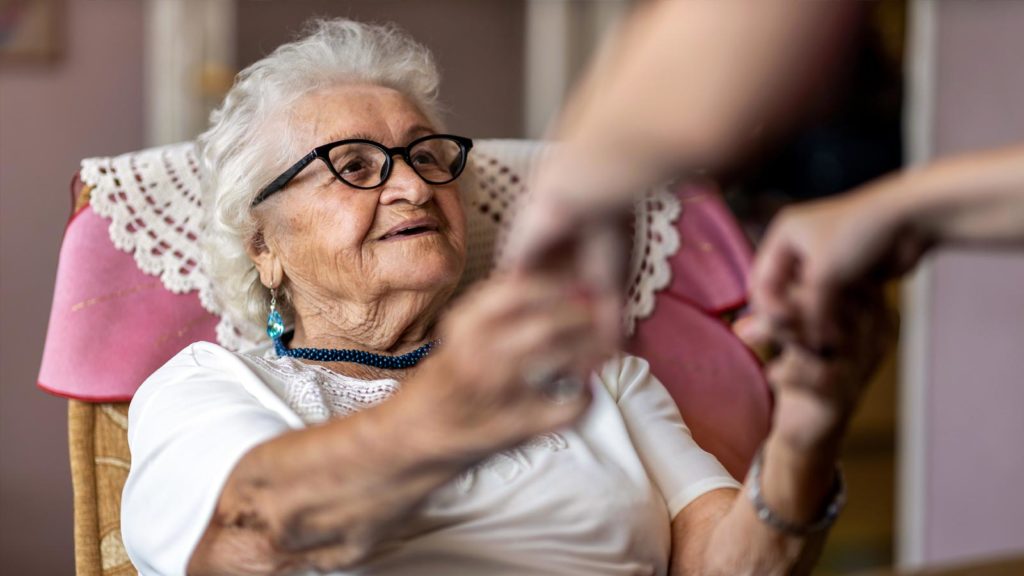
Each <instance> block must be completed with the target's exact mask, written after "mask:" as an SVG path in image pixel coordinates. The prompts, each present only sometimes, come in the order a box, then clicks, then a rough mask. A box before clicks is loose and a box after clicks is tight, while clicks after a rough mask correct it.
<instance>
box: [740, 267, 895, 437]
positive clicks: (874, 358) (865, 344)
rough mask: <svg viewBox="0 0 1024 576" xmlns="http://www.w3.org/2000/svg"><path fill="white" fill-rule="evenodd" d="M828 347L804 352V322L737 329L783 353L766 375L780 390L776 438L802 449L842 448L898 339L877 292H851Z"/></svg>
mask: <svg viewBox="0 0 1024 576" xmlns="http://www.w3.org/2000/svg"><path fill="white" fill-rule="evenodd" d="M841 304H842V306H841V307H840V308H841V309H840V311H839V312H838V313H837V316H836V318H835V321H836V330H835V337H834V338H833V339H832V340H830V344H829V345H828V346H827V347H825V348H820V349H817V350H814V349H811V348H810V347H808V346H806V345H805V344H804V342H803V339H802V338H801V337H800V336H801V335H800V333H799V326H802V325H805V324H806V322H804V320H803V319H802V318H800V317H799V316H796V317H793V318H792V325H785V324H780V323H779V322H778V321H777V320H775V319H774V318H773V317H770V316H768V315H764V314H761V313H760V311H758V310H755V312H754V314H753V315H752V316H751V317H749V318H747V319H745V320H744V322H743V323H741V324H738V325H737V326H736V331H737V334H738V335H739V336H740V338H741V339H743V340H744V342H746V343H747V345H748V346H751V347H752V348H755V349H762V350H763V349H765V348H766V347H770V348H774V349H776V350H780V353H779V354H778V355H777V356H775V357H774V358H771V359H768V360H767V362H766V366H765V370H766V375H767V379H768V382H769V383H770V384H771V386H772V388H773V390H774V392H775V400H776V401H775V417H774V419H773V420H774V426H773V434H774V435H776V436H777V437H778V438H779V439H781V440H783V441H784V442H785V443H786V444H787V445H788V446H791V447H792V448H794V449H796V450H799V451H811V450H816V449H819V448H821V447H823V446H830V447H835V446H837V445H838V443H839V441H840V440H841V437H842V435H843V433H844V432H845V427H846V424H847V422H848V421H849V419H850V417H851V416H852V414H853V412H854V410H855V409H856V407H857V404H858V402H859V400H860V397H861V395H862V393H863V390H864V388H865V386H866V385H867V383H868V380H869V379H870V376H871V374H872V373H873V372H874V370H875V368H876V367H877V365H878V362H879V360H880V359H881V358H882V356H883V354H884V352H885V350H886V349H887V348H888V347H890V345H891V344H892V342H893V340H894V337H895V326H896V322H895V321H894V318H893V315H892V314H891V312H890V311H889V310H888V309H887V308H886V306H885V303H884V298H883V295H882V292H881V290H880V289H879V288H877V287H860V288H859V289H858V290H847V291H845V292H844V293H843V295H842V297H841Z"/></svg>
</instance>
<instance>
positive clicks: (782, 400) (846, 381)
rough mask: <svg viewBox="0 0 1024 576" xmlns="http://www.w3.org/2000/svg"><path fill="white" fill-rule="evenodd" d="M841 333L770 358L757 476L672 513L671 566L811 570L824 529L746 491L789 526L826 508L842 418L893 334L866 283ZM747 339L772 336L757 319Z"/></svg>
mask: <svg viewBox="0 0 1024 576" xmlns="http://www.w3.org/2000/svg"><path fill="white" fill-rule="evenodd" d="M845 306H846V308H847V310H848V311H849V312H850V313H849V314H848V315H846V316H845V317H844V318H843V324H842V327H843V330H842V333H843V335H844V337H843V338H842V339H841V340H839V341H838V342H836V344H835V346H834V347H833V348H832V349H831V350H829V351H827V352H825V351H819V352H813V351H811V350H809V349H807V348H805V347H803V346H801V345H799V344H796V343H794V342H792V341H789V342H776V343H777V344H784V347H783V349H782V353H781V354H780V355H779V356H778V357H776V358H774V359H772V360H771V361H769V362H768V364H767V367H766V376H767V379H768V382H769V383H770V384H771V386H772V388H773V390H774V392H775V402H774V415H773V418H772V420H773V423H772V430H771V432H770V433H769V436H768V439H767V440H766V441H765V443H764V446H763V452H762V462H763V466H762V469H761V473H760V476H759V477H752V478H748V479H747V482H746V484H745V485H744V487H743V490H742V491H741V492H739V493H738V494H737V492H736V491H733V490H728V491H726V490H717V491H714V492H709V493H708V494H705V495H704V496H702V497H701V498H699V499H697V500H695V501H694V502H692V503H691V504H690V505H689V506H687V507H686V508H684V509H683V510H682V511H680V512H679V514H677V515H676V518H675V519H674V520H673V523H672V527H673V542H674V547H673V554H672V566H673V571H672V574H675V575H680V574H702V575H703V574H710V575H715V574H723V575H724V574H729V575H735V574H758V575H762V574H765V575H772V574H808V573H810V571H811V569H812V568H813V566H814V563H815V561H816V560H817V558H818V555H819V554H820V552H821V548H822V545H823V544H824V541H825V538H826V536H827V532H826V531H819V532H816V533H810V534H808V535H805V536H800V535H793V534H789V533H786V532H783V531H782V530H780V529H778V528H775V527H774V526H772V525H770V524H769V523H766V522H765V521H763V520H762V519H761V518H760V517H759V516H758V514H757V512H756V509H755V506H754V504H753V502H752V501H751V499H750V492H751V490H752V488H753V487H754V483H755V482H756V483H757V487H758V488H760V492H761V497H762V501H763V504H764V505H765V506H766V507H767V508H768V509H769V510H771V511H772V512H773V513H774V514H775V516H776V517H777V518H779V519H781V520H783V521H785V522H786V523H788V524H790V525H795V526H809V525H812V524H813V523H815V522H816V521H817V520H819V519H821V518H822V517H823V516H824V515H825V513H826V509H827V508H828V506H829V504H830V503H831V500H832V499H833V498H834V497H835V494H833V491H834V488H835V483H836V480H837V479H836V461H837V458H838V454H839V448H840V446H841V444H842V440H843V437H844V436H845V433H846V428H847V424H848V423H849V420H850V418H851V417H852V415H853V413H854V411H855V410H856V407H857V404H858V402H859V399H860V397H861V394H862V392H863V390H864V386H865V384H866V383H867V382H868V381H869V378H870V376H871V374H872V373H873V371H874V368H875V366H876V365H877V363H878V360H879V359H880V358H881V356H882V354H883V353H884V351H885V350H886V349H887V347H888V345H889V343H891V342H892V339H893V336H894V324H893V323H892V322H890V321H889V317H888V316H887V314H886V313H885V312H884V310H885V309H884V300H883V299H882V297H881V293H880V292H878V291H875V290H867V291H864V292H861V293H857V294H851V295H850V296H849V299H848V300H846V301H845ZM739 335H740V336H741V338H743V339H744V340H745V341H746V343H747V344H748V345H754V346H757V345H760V344H764V343H765V342H766V341H772V340H774V338H775V336H774V333H773V331H772V330H771V326H770V325H767V324H766V323H765V322H764V321H763V318H759V317H756V316H755V317H754V318H753V319H752V321H751V322H748V323H747V324H745V325H744V327H743V328H742V329H741V330H740V332H739Z"/></svg>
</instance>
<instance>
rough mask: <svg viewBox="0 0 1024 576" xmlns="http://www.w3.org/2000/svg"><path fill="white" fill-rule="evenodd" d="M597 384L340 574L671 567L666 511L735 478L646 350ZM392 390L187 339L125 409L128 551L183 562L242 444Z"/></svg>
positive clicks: (169, 569)
mask: <svg viewBox="0 0 1024 576" xmlns="http://www.w3.org/2000/svg"><path fill="white" fill-rule="evenodd" d="M591 383H592V387H593V391H594V402H593V404H592V406H591V408H590V410H589V412H588V413H587V414H586V416H584V418H583V419H582V420H581V421H580V422H578V423H577V424H576V425H575V426H573V427H571V428H565V429H562V430H559V431H557V432H552V433H548V434H543V435H540V436H538V437H536V438H533V439H532V440H530V441H529V442H526V443H525V444H523V445H521V446H519V447H517V448H514V449H512V450H508V451H505V452H501V453H498V454H494V455H493V456H492V457H490V458H489V459H487V460H485V461H484V462H482V463H481V464H478V465H477V466H475V467H473V468H472V469H469V470H466V471H465V472H464V473H463V474H462V475H460V476H459V477H457V478H456V479H454V480H453V481H452V482H450V483H448V484H447V485H445V486H442V487H441V488H440V489H438V490H437V491H435V492H434V493H433V494H432V495H431V496H430V497H429V498H428V500H427V502H426V504H425V505H424V506H423V507H422V508H421V509H420V510H419V511H418V512H416V514H415V515H414V516H413V517H412V518H411V519H410V520H409V521H408V523H407V525H406V526H405V530H404V536H403V541H402V542H401V544H399V545H398V546H395V547H394V548H393V549H390V550H389V551H387V552H384V553H382V554H380V555H377V556H375V557H374V559H373V560H372V561H370V562H368V563H367V564H365V565H364V566H361V567H360V568H358V569H356V570H350V571H348V572H345V573H344V574H365V575H399V574H402V575H409V574H415V575H439V576H440V575H444V576H451V575H457V574H488V575H522V574H559V575H580V576H582V575H587V576H600V575H641V574H643V575H648V574H664V573H665V572H666V570H667V567H668V557H669V552H670V544H671V542H670V536H671V534H670V521H671V519H672V518H674V517H675V515H676V514H677V513H678V512H679V511H680V510H682V509H683V508H684V507H685V506H686V505H687V504H689V503H690V502H692V501H693V500H694V499H695V498H697V497H698V496H700V495H701V494H704V493H705V492H708V491H710V490H713V489H716V488H724V487H728V488H738V487H739V483H737V482H736V481H735V480H734V479H733V478H732V477H731V476H729V474H728V472H726V471H725V469H724V468H723V467H722V466H721V465H720V464H719V463H718V461H717V460H715V458H714V457H713V456H711V455H710V454H708V453H707V452H705V451H703V450H701V449H700V447H698V446H697V444H696V443H695V442H694V441H693V438H692V437H691V436H690V432H689V430H688V429H687V428H686V425H685V424H684V423H683V421H682V418H681V417H680V415H679V411H678V409H677V408H676V405H675V403H674V402H673V400H672V398H671V397H670V396H669V395H668V393H667V392H666V391H665V389H664V387H663V386H662V385H661V383H660V382H658V380H657V379H656V378H654V376H653V375H651V373H650V370H649V368H648V365H647V362H646V361H644V360H641V359H640V358H636V357H633V356H628V355H622V356H618V357H616V358H614V359H612V360H610V361H609V362H607V363H606V364H605V365H604V366H602V368H601V369H600V370H599V371H597V372H595V373H594V374H593V375H592V381H591ZM398 386H399V384H398V383H397V382H396V381H394V380H373V381H365V380H357V379H353V378H348V377H345V376H341V375H339V374H336V373H334V372H331V371H330V370H327V369H326V368H323V367H320V366H310V365H306V364H303V363H301V362H298V361H296V360H293V359H290V358H277V357H276V356H272V355H265V356H259V355H249V354H236V353H233V352H230V351H228V350H226V349H224V348H221V347H220V346H217V345H215V344H210V343H207V342H199V343H196V344H193V345H191V346H189V347H188V348H186V349H184V350H182V351H181V352H180V353H179V354H178V355H177V356H175V357H174V358H172V359H171V360H170V361H169V362H168V363H167V364H165V365H164V366H163V367H162V368H160V369H159V370H157V371H156V372H155V373H154V374H153V375H152V376H151V377H150V378H149V379H147V380H146V382H145V383H144V384H143V385H142V387H141V388H139V391H138V392H137V393H136V394H135V398H134V399H133V400H132V403H131V408H130V410H129V413H128V419H129V426H128V442H129V445H130V447H131V453H132V466H131V472H130V473H129V475H128V481H127V483H126V484H125V488H124V494H123V498H122V503H121V530H122V535H123V540H124V544H125V548H126V549H127V551H128V555H129V556H130V558H131V560H132V562H133V563H134V564H135V566H136V567H137V568H138V569H139V571H140V573H141V574H144V575H181V574H185V569H186V566H187V564H188V561H189V558H190V557H191V554H192V551H193V549H194V548H195V546H196V544H197V543H198V542H199V539H200V537H201V536H202V534H203V532H204V530H205V529H206V526H207V524H208V522H209V520H210V517H211V516H212V514H213V512H214V509H215V507H216V504H217V500H218V498H219V495H220V492H221V489H222V488H223V486H224V484H225V482H226V480H227V478H228V475H229V474H230V473H231V470H232V469H233V468H234V466H235V464H236V463H237V462H238V461H239V459H241V457H242V456H243V455H244V454H245V453H246V452H247V451H248V450H250V449H251V448H253V447H254V446H256V445H257V444H260V443H262V442H265V441H267V440H269V439H271V438H273V437H275V436H277V435H279V434H282V433H284V432H286V431H288V430H290V429H295V428H303V427H305V426H314V425H316V424H319V423H321V422H324V421H325V420H327V419H328V418H332V417H344V416H347V415H349V414H352V413H354V412H357V411H359V410H362V409H363V408H366V407H368V406H372V405H374V404H376V403H378V402H382V401H385V400H387V399H388V397H390V396H391V395H392V394H393V393H394V392H395V391H396V390H397V389H398ZM410 433H412V432H410Z"/></svg>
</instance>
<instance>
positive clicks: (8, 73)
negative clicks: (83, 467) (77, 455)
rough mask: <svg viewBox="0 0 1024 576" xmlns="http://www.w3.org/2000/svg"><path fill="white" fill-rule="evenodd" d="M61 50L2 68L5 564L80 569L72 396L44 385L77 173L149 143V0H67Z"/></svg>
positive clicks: (0, 535)
mask: <svg viewBox="0 0 1024 576" xmlns="http://www.w3.org/2000/svg"><path fill="white" fill-rule="evenodd" d="M65 6H66V9H67V21H66V23H67V33H66V43H65V47H66V49H65V53H64V56H63V57H62V58H61V59H60V60H59V61H58V62H56V63H54V64H52V65H39V66H28V65H23V66H19V67H16V68H15V67H9V68H3V69H0V558H2V566H0V572H3V573H4V574H26V575H27V574H72V573H73V572H74V567H73V566H74V562H73V556H72V531H71V482H70V476H69V470H68V464H67V461H68V456H67V437H66V436H67V425H66V418H67V404H66V402H65V401H64V400H62V399H59V398H54V397H51V396H47V395H46V394H44V393H42V392H40V391H39V390H38V389H36V387H35V380H36V374H37V372H38V370H39V360H40V356H41V353H42V345H43V337H44V334H45V331H46V323H47V318H48V317H49V309H50V298H51V295H52V288H53V280H54V272H55V270H56V266H57V251H58V247H59V246H60V241H61V233H62V230H63V225H64V221H65V219H66V218H67V216H68V211H69V208H70V206H69V196H68V182H69V181H70V179H71V175H72V174H73V173H74V172H75V170H77V168H78V161H79V160H80V159H81V158H83V157H85V156H93V155H102V154H111V153H115V152H121V151H125V150H131V149H135V148H138V147H140V146H141V145H142V138H143V134H142V118H143V116H142V112H143V110H142V105H143V98H142V93H141V92H142V84H143V76H142V71H143V69H142V50H143V38H142V27H143V3H142V2H135V1H128V0H89V2H81V1H72V2H67V3H65Z"/></svg>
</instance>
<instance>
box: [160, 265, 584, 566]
mask: <svg viewBox="0 0 1024 576" xmlns="http://www.w3.org/2000/svg"><path fill="white" fill-rule="evenodd" d="M593 332H594V330H593V322H592V319H591V314H590V312H589V310H588V306H587V305H586V303H585V302H582V301H579V300H575V299H573V298H572V297H571V296H570V295H569V294H568V288H566V287H564V286H562V285H560V284H556V283H552V282H547V281H538V280H535V279H525V278H510V279H503V281H501V282H498V283H495V284H492V285H491V286H489V287H487V288H485V289H478V290H476V291H475V292H474V293H472V294H470V295H467V296H466V297H465V299H464V301H463V302H462V303H461V304H460V305H459V306H457V307H456V308H455V309H453V310H452V312H451V313H450V315H449V318H448V319H447V321H446V322H445V324H444V326H443V327H442V337H443V338H444V339H445V346H444V347H443V348H442V349H440V350H439V351H438V354H437V355H436V356H434V357H431V358H430V359H429V360H428V361H426V362H424V363H423V366H422V368H421V369H420V371H419V372H418V373H417V374H416V375H414V376H413V377H412V378H410V379H409V380H408V381H407V382H405V383H404V384H403V387H402V390H401V392H399V393H398V394H397V395H396V396H395V397H394V398H392V399H391V400H389V401H387V402H383V403H381V404H379V405H377V406H375V407H373V408H370V409H367V410H364V411H362V412H360V413H358V414H355V415H352V416H350V417H347V418H344V419H338V420H332V421H330V422H328V423H327V424H324V425H321V426H317V427H313V428H307V429H304V430H299V431H294V432H290V433H286V434H284V435H282V436H279V437H277V438H274V439H272V440H270V441H267V442H265V443H263V444H261V445H257V446H256V447H255V448H254V449H252V450H250V451H249V452H248V453H246V454H245V455H244V456H243V457H242V458H241V460H240V461H239V462H238V464H237V465H236V466H235V467H234V469H233V470H232V472H231V474H230V476H229V477H228V480H227V482H226V484H225V486H224V488H223V490H222V492H221V494H220V497H219V500H218V502H217V506H216V510H215V512H214V515H213V518H212V519H211V521H210V523H209V525H208V526H207V528H206V531H205V533H204V534H203V536H202V538H201V540H200V542H199V544H198V546H197V547H196V549H195V550H194V552H193V554H192V557H191V560H190V562H189V570H188V571H189V574H192V575H193V576H198V575H203V574H277V573H287V572H291V571H294V570H297V569H303V568H314V569H318V570H321V571H330V570H337V569H343V568H346V567H352V566H356V565H358V564H360V563H361V562H363V561H365V560H366V559H368V558H369V557H370V556H371V555H372V554H373V553H374V552H376V551H377V550H378V549H379V547H380V546H382V545H385V544H387V542H388V541H389V540H391V539H394V538H395V537H397V536H401V535H402V534H401V532H402V529H401V521H402V520H403V519H404V518H406V517H408V515H409V514H410V513H412V512H413V511H415V509H416V508H417V506H418V505H419V504H420V503H421V502H422V501H423V500H424V498H425V497H426V496H427V495H429V494H430V493H431V492H432V491H433V490H434V489H436V488H438V487H439V486H441V485H442V484H444V483H445V482H447V481H448V480H450V479H451V478H453V477H454V476H455V475H456V474H458V473H459V472H461V471H462V470H464V469H465V468H466V467H467V466H469V465H471V464H472V463H474V462H476V461H478V460H480V459H482V458H483V457H485V456H486V455H488V454H490V453H492V452H494V451H497V450H501V449H504V448H507V447H509V446H511V445H514V444H517V443H519V442H521V441H523V440H525V439H526V438H529V437H531V436H534V435H536V434H539V433H542V432H546V431H550V430H554V429H557V428H560V427H562V426H565V425H567V424H569V423H571V422H572V421H573V420H575V419H576V418H578V417H579V416H580V415H581V414H582V413H583V411H584V409H585V408H586V406H587V404H588V401H589V394H587V393H586V392H585V393H584V394H582V395H581V397H580V398H578V399H566V401H564V402H561V403H557V404H556V403H553V402H551V401H550V400H548V399H547V398H546V397H545V396H544V395H543V394H542V393H541V392H540V391H539V390H537V389H535V388H533V387H530V386H527V385H524V383H523V381H522V375H521V371H522V369H523V366H526V365H529V364H530V363H531V362H532V363H536V362H538V361H544V362H545V363H546V364H545V365H550V366H552V367H553V368H559V369H564V370H572V371H575V370H581V371H582V370H589V367H590V366H591V365H592V364H593V363H596V362H597V361H598V357H599V355H600V351H598V350H596V348H595V339H594V337H593V336H592V334H593ZM171 494H172V496H171V497H173V491H172V492H171Z"/></svg>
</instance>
